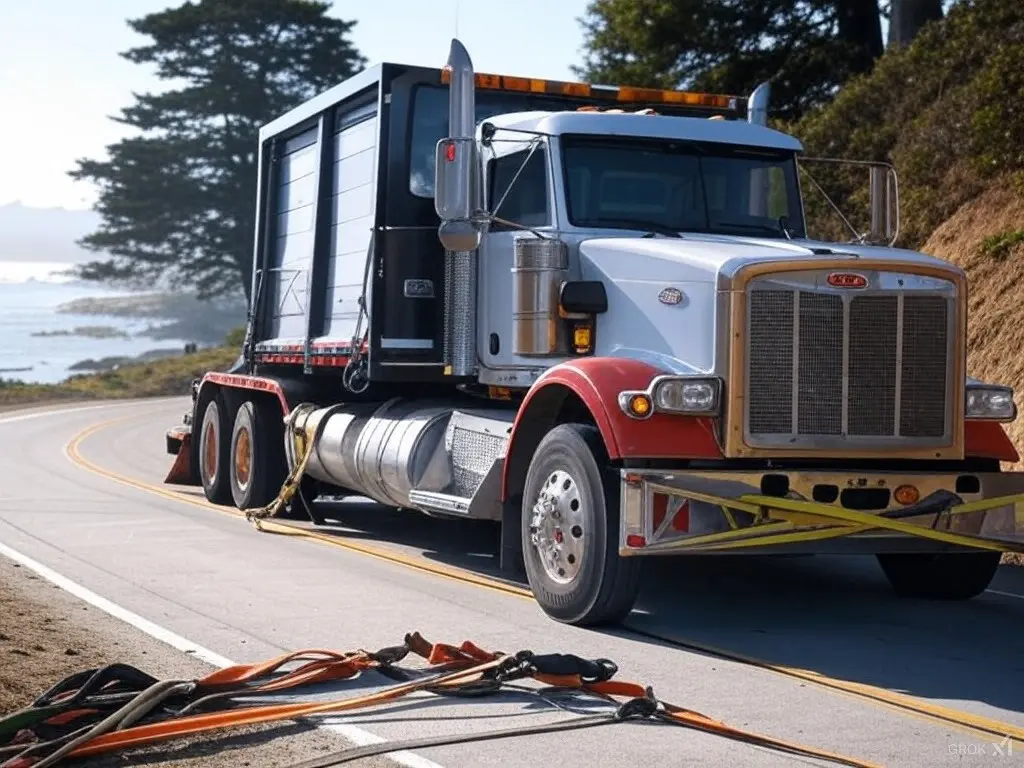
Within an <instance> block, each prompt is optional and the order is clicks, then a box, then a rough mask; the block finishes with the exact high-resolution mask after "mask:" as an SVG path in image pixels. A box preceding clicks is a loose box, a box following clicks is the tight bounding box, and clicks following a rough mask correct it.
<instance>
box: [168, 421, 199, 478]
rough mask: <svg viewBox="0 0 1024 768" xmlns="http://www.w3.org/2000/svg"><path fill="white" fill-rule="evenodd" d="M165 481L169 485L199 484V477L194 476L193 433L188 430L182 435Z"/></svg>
mask: <svg viewBox="0 0 1024 768" xmlns="http://www.w3.org/2000/svg"><path fill="white" fill-rule="evenodd" d="M164 482H165V483H167V484H169V485H198V484H199V479H198V478H196V477H193V476H192V435H191V433H188V432H186V433H185V434H184V435H182V437H181V447H179V448H178V454H177V455H176V456H175V457H174V463H173V464H172V465H171V469H170V471H169V472H168V473H167V477H165V478H164Z"/></svg>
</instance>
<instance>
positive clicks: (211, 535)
mask: <svg viewBox="0 0 1024 768" xmlns="http://www.w3.org/2000/svg"><path fill="white" fill-rule="evenodd" d="M186 407H187V401H185V400H184V399H175V400H159V401H142V402H134V403H127V404H125V403H122V404H111V405H102V406H88V407H78V408H69V407H67V406H65V407H63V408H62V409H58V410H56V411H52V412H45V411H27V412H22V413H7V414H2V415H0V440H2V441H3V442H2V444H3V446H4V447H3V461H2V462H0V494H2V503H0V544H2V545H5V546H6V547H9V548H10V549H12V550H14V551H16V552H19V553H21V554H23V555H25V556H27V557H29V558H32V559H33V560H35V561H37V562H38V563H41V564H43V565H45V566H47V567H48V568H50V569H53V571H55V572H56V573H58V574H61V575H62V576H64V577H66V578H67V579H69V580H70V581H71V582H73V583H74V584H78V585H81V586H83V587H85V588H86V589H88V590H91V591H92V592H94V593H96V594H98V595H100V596H102V597H105V598H107V599H109V600H110V601H112V602H113V603H115V604H116V605H117V606H120V607H121V608H123V609H126V610H127V611H131V612H133V613H134V614H137V615H138V616H141V617H143V618H145V619H147V620H149V621H150V622H153V623H154V624H155V625H156V626H158V627H159V628H162V629H164V630H167V631H170V632H173V633H176V634H177V635H179V636H181V637H183V638H187V639H188V640H190V641H192V642H194V643H196V644H198V645H199V646H202V647H203V648H205V649H209V650H211V651H213V652H214V653H216V654H220V655H222V656H223V657H226V658H228V659H231V660H233V661H253V660H257V659H260V658H264V657H269V656H273V655H277V654H279V653H281V652H282V651H285V650H292V649H296V648H300V647H319V648H325V647H331V648H337V649H352V648H375V647H380V646H385V645H391V644H395V643H398V642H400V641H401V639H402V637H403V636H404V634H405V633H406V632H409V631H412V630H418V631H420V632H421V633H422V634H423V635H424V636H425V637H427V638H428V639H430V640H432V641H437V642H449V643H456V644H457V643H459V642H461V641H462V640H465V639H471V640H473V641H474V642H475V643H476V644H477V645H480V646H482V647H485V648H492V649H500V650H504V651H508V652H514V651H516V650H519V649H523V648H528V649H531V650H534V651H536V652H562V653H573V654H577V655H580V656H585V657H606V658H610V659H612V660H614V661H615V662H616V663H617V664H618V666H619V670H620V671H619V675H618V676H619V677H620V678H622V679H625V680H634V681H637V682H641V683H644V684H648V685H651V686H653V687H654V691H655V693H656V694H657V695H658V696H659V697H660V698H662V699H664V700H667V701H670V702H673V703H675V704H679V705H682V706H685V707H688V708H690V709H695V710H697V711H700V712H703V713H705V714H707V715H709V716H711V717H715V718H718V719H720V720H723V721H725V722H727V723H729V724H732V725H735V726H739V727H743V728H746V729H749V730H754V731H758V732H760V733H764V734H768V735H771V736H775V737H778V738H784V739H789V740H793V741H798V742H801V743H804V744H808V745H811V746H815V747H818V748H821V749H826V750H830V751H833V752H838V753H842V754H844V755H848V756H851V757H855V758H859V759H862V760H866V761H871V762H874V763H879V764H884V765H908V766H917V765H920V766H940V765H996V766H998V765H1012V764H1022V765H1024V685H1022V683H1024V657H1022V653H1021V649H1022V647H1024V646H1022V644H1021V637H1022V634H1024V569H1020V568H1008V567H1006V568H1003V569H1002V572H1001V573H1000V574H999V576H998V577H997V580H996V582H995V583H994V584H993V585H992V589H991V590H990V591H989V592H988V593H986V594H985V595H983V596H982V597H980V598H978V599H976V600H974V601H971V602H968V603H959V604H933V603H926V602H915V601H907V600H898V599H896V598H895V597H893V596H892V595H891V594H890V592H889V589H888V585H887V584H886V582H885V581H884V579H883V577H882V574H881V572H880V571H879V569H878V568H877V566H876V565H875V563H874V560H873V559H868V558H860V559H857V558H851V559H843V558H836V557H827V558H826V557H820V558H790V559H774V560H772V559H767V558H764V559H762V558H742V559H739V558H729V559H726V558H717V559H715V558H707V559H701V560H688V561H679V560H676V561H661V562H658V563H652V564H651V567H650V568H649V569H648V572H647V574H646V576H645V583H644V589H643V593H642V597H641V600H640V603H639V604H638V607H637V610H636V611H635V612H634V614H633V616H632V617H631V618H630V619H629V622H628V626H627V627H626V628H624V629H621V630H616V631H614V632H598V631H591V630H583V629H576V628H573V627H567V626H564V625H560V624H558V623H556V622H554V621H552V620H550V619H548V618H547V617H546V616H545V615H544V614H543V613H542V612H541V611H540V609H539V608H538V607H537V606H536V605H535V604H534V603H533V602H532V601H531V600H530V599H529V598H528V597H527V596H524V594H523V590H522V587H521V586H520V587H516V586H512V587H508V586H506V585H503V584H502V583H501V582H498V581H494V580H493V577H494V576H495V575H496V562H495V558H494V557H493V556H492V554H491V551H492V547H493V543H494V541H495V535H496V532H495V531H494V530H493V529H492V528H490V527H488V526H484V525H469V524H462V523H452V522H445V521H438V520H432V519H429V518H426V517H420V516H416V515H414V514H412V513H398V512H392V511H388V510H384V509H381V508H379V507H376V506H371V505H369V504H360V503H349V504H345V505H332V506H330V508H329V510H328V511H329V513H330V515H331V517H332V518H334V519H336V520H337V524H336V525H334V526H331V527H330V528H328V529H319V530H320V534H319V536H320V538H319V540H312V539H310V538H309V537H304V536H282V535H275V534H274V533H268V532H258V531H255V530H254V529H253V528H252V527H251V526H250V525H248V524H247V523H246V522H245V521H244V519H240V518H239V517H237V515H233V514H231V512H233V510H227V509H221V510H217V509H214V508H211V507H210V506H209V505H207V504H206V502H205V500H203V499H202V494H201V492H195V491H193V489H181V488H178V487H172V486H164V485H162V483H161V480H162V478H163V476H164V474H165V473H166V470H167V468H168V467H169V465H170V461H171V457H169V456H167V455H166V453H165V452H164V442H163V432H164V430H165V428H166V427H167V426H169V425H173V424H176V423H178V422H179V421H180V417H181V414H182V413H183V412H184V410H185V409H186ZM715 651H721V652H724V653H726V654H729V655H731V656H733V657H743V658H745V659H747V660H746V661H743V660H739V659H737V658H725V657H723V656H721V655H715ZM564 717H566V713H564V712H559V711H558V710H554V709H552V708H551V707H550V706H549V705H547V704H545V703H544V702H542V701H540V700H538V699H536V698H535V697H530V696H525V695H524V696H516V695H512V696H509V697H502V698H498V699H482V700H459V701H451V700H437V699H433V698H431V699H426V700H417V701H412V702H405V703H401V704H396V705H394V706H392V707H390V708H388V709H386V710H375V711H372V712H367V713H365V714H361V715H358V716H352V717H348V718H346V719H345V721H344V722H346V723H349V724H356V725H357V726H358V727H359V728H361V729H363V730H364V731H369V732H371V733H373V734H375V735H377V736H379V737H383V738H385V739H388V740H395V739H404V738H410V737H416V736H423V735H430V734H441V733H449V732H453V731H471V730H489V729H493V728H499V727H502V728H508V727H514V726H516V725H522V724H530V723H537V722H541V721H545V720H556V719H560V718H564ZM1007 733H1009V734H1012V735H1013V739H1012V740H1011V743H1007V742H1005V741H1004V742H1003V744H1002V747H1001V750H1002V752H1003V753H1004V755H1002V756H1001V755H999V754H997V752H998V751H999V750H997V749H996V748H995V747H994V746H993V745H994V744H997V743H999V742H1000V741H1001V740H1002V736H1001V734H1007ZM1008 749H1010V750H1012V753H1010V754H1005V753H1007V751H1008ZM416 754H417V755H420V756H421V757H422V758H424V759H425V760H427V761H433V762H434V763H435V764H437V765H442V766H447V768H456V767H457V766H486V765H502V766H509V767H510V768H512V767H514V768H519V767H522V768H536V766H537V765H540V764H555V765H558V766H559V768H570V767H571V766H573V767H574V766H580V767H583V766H594V765H601V766H605V765H623V766H635V765H643V766H649V767H651V768H654V766H673V768H675V767H676V766H684V765H729V766H747V765H751V766H754V765H756V766H761V765H786V764H796V763H802V764H806V763H807V762H809V761H807V760H806V759H804V758H795V757H791V756H786V755H781V754H779V753H776V752H770V751H767V750H764V749H761V748H757V747H752V746H749V745H745V744H740V743H736V742H730V741H728V740H726V739H724V738H721V737H716V736H711V735H707V734H702V733H698V732H694V731H690V730H685V729H681V728H671V727H647V726H639V725H632V724H622V725H615V726H609V727H604V728H598V729H592V730H583V731H575V732H563V733H558V734H547V735H538V736H527V737H522V738H517V739H513V740H507V741H496V742H482V743H474V744H467V745H454V746H446V747H434V748H428V749H423V750H418V751H417V752H416ZM405 762H406V764H410V761H409V760H408V759H406V761H405ZM412 762H413V763H415V760H413V761H412ZM356 764H357V765H358V764H359V763H356ZM419 764H420V765H421V766H428V765H430V763H429V762H423V761H421V762H420V763H419Z"/></svg>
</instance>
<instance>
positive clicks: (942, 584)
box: [878, 552, 1000, 600]
mask: <svg viewBox="0 0 1024 768" xmlns="http://www.w3.org/2000/svg"><path fill="white" fill-rule="evenodd" d="M999 560H1000V553H999V552H963V553H959V552H941V553H936V554H918V553H914V554H892V553H885V554H880V555H878V564H879V565H880V566H882V571H883V572H884V573H885V576H886V578H887V579H888V580H889V584H890V585H892V588H893V590H894V591H895V592H896V594H898V595H900V596H903V597H921V598H926V599H930V600H969V599H970V598H972V597H976V596H978V595H980V594H981V593H982V592H984V591H985V590H986V589H987V588H988V585H989V584H991V583H992V579H993V578H994V577H995V575H996V569H997V568H999Z"/></svg>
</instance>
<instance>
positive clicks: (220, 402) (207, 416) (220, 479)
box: [196, 394, 232, 505]
mask: <svg viewBox="0 0 1024 768" xmlns="http://www.w3.org/2000/svg"><path fill="white" fill-rule="evenodd" d="M230 431H231V422H230V421H228V415H227V408H226V406H225V402H224V398H222V397H221V396H220V395H219V394H217V395H214V396H213V397H212V398H210V400H209V402H208V403H207V404H206V409H205V410H204V411H203V420H202V423H201V424H200V427H199V441H198V444H196V451H197V453H198V456H197V459H198V469H199V479H200V481H201V482H202V484H203V493H204V494H205V495H206V500H207V501H209V502H210V503H211V504H223V505H227V504H231V503H232V500H231V478H230V477H229V472H228V463H229V462H230V461H231V441H230V439H229V438H228V435H229V434H230ZM211 465H212V466H211Z"/></svg>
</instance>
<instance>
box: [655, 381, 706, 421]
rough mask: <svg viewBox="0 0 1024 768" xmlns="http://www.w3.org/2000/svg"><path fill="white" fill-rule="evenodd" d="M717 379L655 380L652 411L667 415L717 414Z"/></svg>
mask: <svg viewBox="0 0 1024 768" xmlns="http://www.w3.org/2000/svg"><path fill="white" fill-rule="evenodd" d="M719 384H720V382H719V380H718V379H677V378H664V379H661V380H655V381H654V386H653V387H652V390H653V400H654V409H655V410H657V411H668V412H669V413H697V414H709V415H710V414H717V413H718V400H719V397H718V393H719V391H720V386H719Z"/></svg>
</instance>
